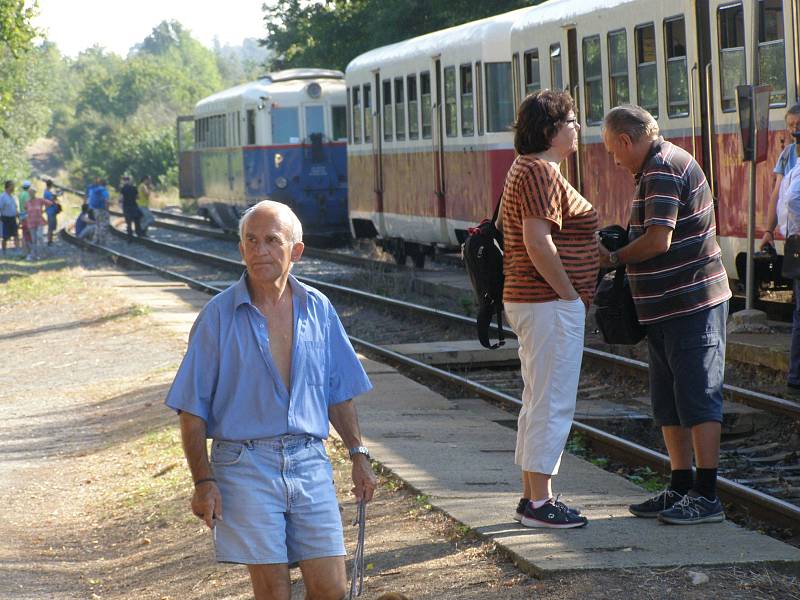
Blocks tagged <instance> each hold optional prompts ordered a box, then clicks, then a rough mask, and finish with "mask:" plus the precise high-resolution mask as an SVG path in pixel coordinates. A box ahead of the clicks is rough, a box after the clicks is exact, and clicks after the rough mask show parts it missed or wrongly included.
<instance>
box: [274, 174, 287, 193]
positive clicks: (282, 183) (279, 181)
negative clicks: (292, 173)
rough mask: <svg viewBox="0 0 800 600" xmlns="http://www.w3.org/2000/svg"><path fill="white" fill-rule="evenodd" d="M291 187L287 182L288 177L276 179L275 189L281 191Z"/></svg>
mask: <svg viewBox="0 0 800 600" xmlns="http://www.w3.org/2000/svg"><path fill="white" fill-rule="evenodd" d="M287 185H289V182H288V181H287V180H286V177H276V178H275V187H277V188H278V189H279V190H282V189H284V188H286V186H287Z"/></svg>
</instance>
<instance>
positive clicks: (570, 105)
mask: <svg viewBox="0 0 800 600" xmlns="http://www.w3.org/2000/svg"><path fill="white" fill-rule="evenodd" d="M574 111H575V102H574V101H573V100H572V96H570V95H569V92H566V91H564V92H560V91H557V90H542V91H540V92H536V93H535V94H531V95H529V96H528V97H526V98H525V99H524V100H523V101H522V104H520V106H519V111H517V120H516V122H515V123H514V125H513V129H514V148H515V149H516V151H517V152H518V153H519V154H533V153H535V152H544V151H545V150H547V149H548V148H550V146H551V145H552V142H553V138H554V137H555V136H556V134H557V133H558V130H559V128H560V127H561V125H563V124H564V122H565V121H566V120H567V117H568V116H569V113H570V112H574Z"/></svg>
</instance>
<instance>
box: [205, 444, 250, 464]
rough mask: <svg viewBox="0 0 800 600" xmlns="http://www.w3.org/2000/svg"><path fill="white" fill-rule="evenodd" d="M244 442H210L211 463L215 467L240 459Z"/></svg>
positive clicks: (233, 462)
mask: <svg viewBox="0 0 800 600" xmlns="http://www.w3.org/2000/svg"><path fill="white" fill-rule="evenodd" d="M243 453H244V444H242V443H240V442H222V441H215V442H212V444H211V464H212V465H214V466H215V467H228V466H232V465H235V464H236V463H238V462H239V461H240V460H241V459H242V454H243Z"/></svg>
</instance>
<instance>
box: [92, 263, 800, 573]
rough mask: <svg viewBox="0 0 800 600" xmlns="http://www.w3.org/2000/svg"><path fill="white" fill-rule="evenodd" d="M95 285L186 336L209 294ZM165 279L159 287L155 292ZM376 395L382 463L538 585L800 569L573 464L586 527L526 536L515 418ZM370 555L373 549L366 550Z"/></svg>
mask: <svg viewBox="0 0 800 600" xmlns="http://www.w3.org/2000/svg"><path fill="white" fill-rule="evenodd" d="M90 277H91V278H92V279H93V282H96V283H97V284H102V285H109V286H113V287H115V288H116V289H117V290H118V292H119V293H122V294H125V295H127V296H129V297H130V298H131V300H132V301H134V302H136V303H139V304H144V305H148V306H150V307H151V315H152V317H153V318H154V319H156V321H158V322H159V323H162V324H163V325H164V326H165V327H168V328H169V329H170V330H171V331H174V332H175V333H179V334H181V335H183V336H184V337H186V336H187V335H188V332H189V328H190V327H191V324H192V322H193V320H194V318H195V315H196V313H197V311H198V310H199V309H200V308H201V307H202V306H203V305H204V304H205V303H206V302H207V301H208V299H209V297H208V296H207V295H206V294H203V293H201V292H198V291H195V290H192V289H190V288H188V287H186V286H182V285H180V284H176V283H173V282H168V281H162V280H159V279H158V277H155V276H152V275H150V274H146V273H126V272H123V271H115V270H113V269H108V270H104V271H95V272H93V273H91V274H90ZM159 281H160V283H159ZM364 364H365V366H366V368H367V371H368V372H369V374H370V377H371V379H372V381H373V384H374V385H375V389H374V390H373V391H372V392H371V393H370V394H368V395H366V396H363V397H361V398H359V399H358V401H357V402H358V407H359V415H360V421H361V428H362V431H363V432H364V440H365V443H366V444H367V445H368V446H370V449H371V451H372V454H373V456H374V457H375V459H376V460H378V461H380V462H381V463H383V464H384V465H385V466H386V467H388V468H389V469H391V470H392V471H393V472H395V473H396V474H397V475H398V476H399V477H401V478H402V479H403V480H405V481H406V482H407V483H408V484H409V485H410V486H411V487H413V488H414V489H416V490H418V491H419V493H421V494H425V495H427V496H428V497H429V498H430V500H429V502H430V503H431V504H432V505H433V506H435V507H436V508H438V509H440V510H442V511H444V512H446V513H447V514H449V515H451V516H452V517H453V518H455V519H457V520H458V521H460V522H462V523H464V524H465V525H467V526H469V527H470V528H472V529H474V530H475V531H476V532H477V533H479V534H480V535H482V536H485V537H486V538H488V539H491V540H493V541H494V542H496V543H497V544H498V545H499V546H501V547H502V548H504V549H505V550H506V551H508V552H509V553H510V554H511V555H512V556H513V557H514V559H515V560H516V561H517V563H518V564H519V565H520V567H521V568H522V569H524V570H525V571H527V572H530V573H533V574H535V575H537V576H555V575H560V574H564V573H567V572H570V571H579V570H592V569H623V568H625V569H627V568H635V567H643V566H646V567H676V566H679V565H680V566H687V565H723V564H741V565H754V564H761V565H763V564H769V565H773V566H779V567H787V568H794V569H800V550H798V549H796V548H793V547H791V546H788V545H786V544H783V543H781V542H779V541H777V540H774V539H772V538H769V537H767V536H764V535H761V534H758V533H755V532H751V531H747V530H744V529H742V528H740V527H737V526H736V525H733V524H732V523H720V524H710V525H702V526H698V527H697V528H695V529H692V530H691V531H690V532H688V531H687V530H686V528H683V527H670V526H666V525H659V524H658V523H656V522H654V521H652V520H644V519H637V518H635V517H633V516H631V515H629V514H628V512H627V505H628V503H630V502H632V501H637V500H640V499H644V498H645V497H646V496H647V494H646V493H645V492H644V491H643V490H642V489H640V488H638V487H637V486H635V485H634V484H632V483H630V482H629V481H627V480H625V479H623V478H621V477H619V476H616V475H613V474H611V473H607V472H605V471H603V470H602V469H599V468H597V467H595V466H594V465H591V464H590V463H587V462H585V461H583V460H581V459H578V458H576V457H574V456H571V455H565V456H564V459H563V461H562V466H561V472H562V474H561V475H558V476H557V477H556V478H555V481H554V483H555V488H556V490H557V491H558V492H560V493H562V494H563V497H564V499H565V500H566V501H567V502H569V503H570V504H574V505H576V506H578V507H581V508H582V509H583V511H584V514H586V515H587V517H589V519H590V523H589V525H588V526H587V527H585V528H583V529H578V530H567V531H559V530H530V529H526V528H524V527H522V526H521V525H519V524H517V523H515V522H514V521H512V519H511V516H512V513H513V510H514V507H515V506H516V503H517V500H518V498H519V470H518V469H517V467H515V466H514V464H513V453H514V442H515V432H514V431H513V430H511V429H509V428H508V427H505V426H503V425H501V423H502V422H506V423H507V422H508V421H509V420H513V416H511V415H509V413H506V412H504V411H501V410H499V409H497V408H495V407H492V406H490V405H488V404H486V403H484V402H482V401H479V400H473V399H467V400H447V399H445V398H443V397H442V396H440V395H439V394H436V393H434V392H433V391H431V390H429V389H428V388H426V387H424V386H422V385H420V384H418V383H416V382H414V381H412V380H410V379H408V378H406V377H404V376H402V375H401V374H399V373H398V372H397V371H396V370H395V369H393V368H391V367H389V366H387V365H384V364H381V363H377V362H374V361H371V360H368V359H364ZM367 552H369V548H368V549H367Z"/></svg>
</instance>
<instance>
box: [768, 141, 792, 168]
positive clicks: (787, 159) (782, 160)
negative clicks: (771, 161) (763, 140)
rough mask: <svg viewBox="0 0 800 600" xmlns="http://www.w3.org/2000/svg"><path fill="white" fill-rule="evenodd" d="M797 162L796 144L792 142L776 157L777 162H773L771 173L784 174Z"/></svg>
mask: <svg viewBox="0 0 800 600" xmlns="http://www.w3.org/2000/svg"><path fill="white" fill-rule="evenodd" d="M796 164H797V144H795V143H792V144H789V145H788V146H786V147H785V148H784V149H783V150H782V151H781V155H780V156H779V157H778V162H776V163H775V168H774V169H772V172H773V173H777V174H778V175H786V174H787V173H788V172H789V171H791V170H792V169H794V166H795V165H796Z"/></svg>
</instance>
